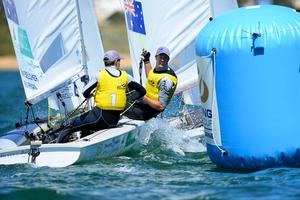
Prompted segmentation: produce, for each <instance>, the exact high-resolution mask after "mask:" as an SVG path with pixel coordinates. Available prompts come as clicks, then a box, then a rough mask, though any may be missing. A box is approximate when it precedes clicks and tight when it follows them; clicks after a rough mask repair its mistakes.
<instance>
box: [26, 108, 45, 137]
mask: <svg viewBox="0 0 300 200" xmlns="http://www.w3.org/2000/svg"><path fill="white" fill-rule="evenodd" d="M28 106H29V105H28ZM29 107H30V110H31V114H32V118H33V122H34V123H35V124H36V125H37V126H38V127H39V128H40V129H41V132H42V133H45V131H44V129H43V128H42V127H41V126H40V125H39V123H38V121H37V118H35V115H34V110H33V107H32V106H29Z"/></svg>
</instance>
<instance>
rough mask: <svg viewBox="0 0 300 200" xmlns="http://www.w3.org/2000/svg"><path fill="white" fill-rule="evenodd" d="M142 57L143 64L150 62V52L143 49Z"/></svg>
mask: <svg viewBox="0 0 300 200" xmlns="http://www.w3.org/2000/svg"><path fill="white" fill-rule="evenodd" d="M142 58H143V61H144V63H145V64H146V63H149V62H150V52H149V51H147V50H144V49H143V53H142Z"/></svg>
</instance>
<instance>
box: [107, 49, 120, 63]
mask: <svg viewBox="0 0 300 200" xmlns="http://www.w3.org/2000/svg"><path fill="white" fill-rule="evenodd" d="M104 59H105V60H106V59H107V60H108V61H110V62H114V61H116V60H122V59H124V58H123V57H122V56H120V54H119V53H118V52H117V51H116V50H109V51H107V52H105V53H104Z"/></svg>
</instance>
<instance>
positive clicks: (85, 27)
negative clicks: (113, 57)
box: [48, 0, 104, 112]
mask: <svg viewBox="0 0 300 200" xmlns="http://www.w3.org/2000/svg"><path fill="white" fill-rule="evenodd" d="M78 3H79V11H80V18H81V22H82V24H81V25H82V34H83V41H84V46H85V51H86V58H87V59H86V63H87V69H88V75H89V78H90V79H96V78H98V77H97V76H98V71H99V70H100V68H101V67H103V65H101V63H102V58H103V55H104V50H103V44H102V40H101V35H100V32H99V29H98V24H97V20H96V14H95V10H94V8H93V2H92V0H80V1H79V2H78ZM83 86H84V83H83V82H82V81H81V80H80V79H79V80H77V81H76V82H74V83H72V84H70V85H68V86H66V87H64V88H62V89H60V90H58V91H57V92H56V93H55V94H54V95H53V96H51V97H49V98H48V103H49V107H50V108H52V109H55V110H60V111H68V112H69V111H71V110H73V109H74V108H77V107H78V106H79V105H80V103H81V102H82V101H83V100H84V97H83V96H82V94H81V91H82V88H83ZM57 94H60V96H61V98H58V97H57ZM62 101H63V102H64V104H65V109H64V108H63V105H62Z"/></svg>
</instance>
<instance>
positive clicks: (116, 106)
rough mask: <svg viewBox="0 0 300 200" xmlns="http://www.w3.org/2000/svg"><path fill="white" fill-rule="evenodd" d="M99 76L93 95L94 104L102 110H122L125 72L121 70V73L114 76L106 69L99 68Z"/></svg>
mask: <svg viewBox="0 0 300 200" xmlns="http://www.w3.org/2000/svg"><path fill="white" fill-rule="evenodd" d="M99 76H100V80H98V84H97V87H96V95H95V102H96V106H97V107H99V108H101V109H102V110H123V109H124V108H125V105H126V88H127V84H128V75H127V73H126V72H125V71H121V75H120V76H119V77H115V76H113V75H111V74H109V72H108V71H106V70H100V72H99Z"/></svg>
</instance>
